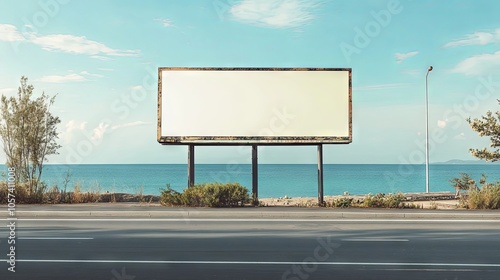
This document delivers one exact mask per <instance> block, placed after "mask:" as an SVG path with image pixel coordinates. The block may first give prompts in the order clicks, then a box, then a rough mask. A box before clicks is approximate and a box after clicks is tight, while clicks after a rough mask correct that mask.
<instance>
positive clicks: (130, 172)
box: [0, 164, 500, 198]
mask: <svg viewBox="0 0 500 280" xmlns="http://www.w3.org/2000/svg"><path fill="white" fill-rule="evenodd" d="M6 169H7V168H6V166H5V165H0V173H5V171H6ZM195 169H196V171H195V182H196V183H204V182H239V183H240V184H241V185H243V186H245V187H247V188H248V189H249V190H250V191H251V189H252V177H251V176H252V174H251V165H250V164H240V165H232V164H231V165H226V164H196V165H195ZM429 169H430V172H429V173H430V184H429V185H430V187H429V189H430V191H431V192H438V191H450V192H454V191H455V190H454V188H453V187H452V186H451V184H450V182H449V180H450V179H452V178H454V177H458V176H459V173H460V172H466V173H469V174H470V175H471V176H472V178H473V179H474V180H476V182H479V179H480V178H481V174H482V173H485V174H486V175H488V181H490V182H492V181H497V180H500V165H496V164H431V165H430V168H429ZM68 170H69V171H70V173H71V176H70V177H69V183H68V190H72V189H73V186H74V185H75V184H76V183H79V184H80V185H81V186H82V189H83V190H90V189H93V190H96V189H98V188H99V189H100V191H101V192H106V191H109V192H123V193H132V194H135V193H139V192H140V191H141V189H142V193H143V194H153V195H158V194H160V189H162V188H165V186H166V184H170V186H171V187H172V188H174V189H175V190H178V191H182V190H183V189H184V188H186V186H187V165H185V164H84V165H57V164H54V165H45V167H44V171H43V175H42V179H43V180H44V181H45V182H46V183H47V184H48V185H49V186H53V185H57V186H59V187H60V188H61V187H63V186H64V179H65V177H66V175H67V173H68ZM323 172H324V175H323V176H324V195H340V194H343V193H344V192H349V193H350V194H367V193H373V194H375V193H379V192H381V193H396V192H404V193H407V192H425V165H403V164H325V165H324V171H323ZM317 180H318V179H317V165H315V164H259V197H261V198H265V197H283V196H285V195H286V196H289V197H316V196H317V186H318V181H317Z"/></svg>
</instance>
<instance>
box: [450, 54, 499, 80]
mask: <svg viewBox="0 0 500 280" xmlns="http://www.w3.org/2000/svg"><path fill="white" fill-rule="evenodd" d="M499 67H500V51H497V52H495V53H492V54H490V53H486V54H478V55H474V56H471V57H469V58H466V59H465V60H463V61H461V62H460V63H458V64H457V65H456V66H455V68H453V70H452V72H454V73H462V74H465V75H467V76H480V75H486V74H491V73H492V72H498V70H499Z"/></svg>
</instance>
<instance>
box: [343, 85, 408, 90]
mask: <svg viewBox="0 0 500 280" xmlns="http://www.w3.org/2000/svg"><path fill="white" fill-rule="evenodd" d="M407 86H409V84H380V85H369V86H360V87H354V88H353V90H355V91H367V90H387V89H396V88H404V87H407Z"/></svg>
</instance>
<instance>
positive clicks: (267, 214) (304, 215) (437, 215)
mask: <svg viewBox="0 0 500 280" xmlns="http://www.w3.org/2000/svg"><path fill="white" fill-rule="evenodd" d="M439 211H442V212H428V213H425V212H420V211H419V212H410V211H405V212H401V211H397V212H391V210H388V211H355V212H348V211H320V212H318V211H227V210H226V211H219V210H215V211H207V210H205V209H202V210H192V209H189V210H186V209H179V210H168V211H158V210H157V211H144V210H142V211H130V210H126V211H78V210H75V211H24V210H18V211H16V218H18V219H23V218H75V219H94V218H105V219H109V218H131V219H134V218H144V219H155V218H156V219H161V218H171V219H214V218H215V219H217V218H220V219H408V220H418V219H450V220H465V219H467V220H473V219H483V220H484V219H488V220H499V221H500V212H497V213H491V212H472V213H471V212H466V211H453V212H447V211H448V210H439ZM445 211H446V212H445ZM0 218H12V217H8V216H7V215H6V213H5V214H0Z"/></svg>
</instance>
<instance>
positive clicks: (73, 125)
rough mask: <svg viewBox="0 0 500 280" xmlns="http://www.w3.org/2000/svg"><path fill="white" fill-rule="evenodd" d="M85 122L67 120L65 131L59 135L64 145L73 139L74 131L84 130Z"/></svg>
mask: <svg viewBox="0 0 500 280" xmlns="http://www.w3.org/2000/svg"><path fill="white" fill-rule="evenodd" d="M86 125H87V122H80V121H76V120H69V121H68V122H67V123H66V125H65V130H64V131H63V132H62V133H61V136H62V138H63V139H64V141H65V142H66V143H70V142H71V140H72V139H73V132H74V131H82V130H84V129H85V126H86Z"/></svg>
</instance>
